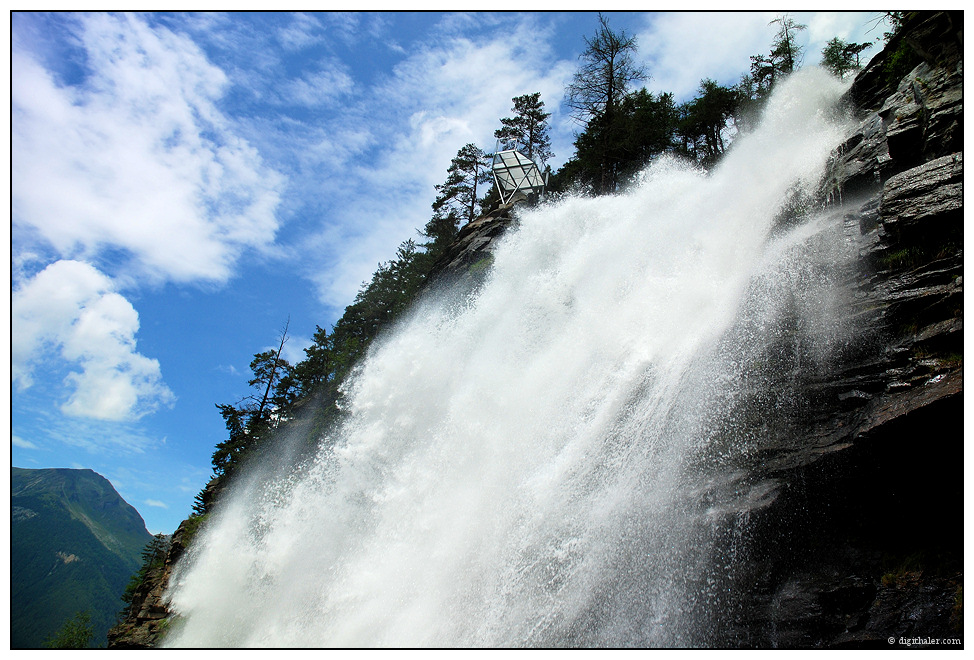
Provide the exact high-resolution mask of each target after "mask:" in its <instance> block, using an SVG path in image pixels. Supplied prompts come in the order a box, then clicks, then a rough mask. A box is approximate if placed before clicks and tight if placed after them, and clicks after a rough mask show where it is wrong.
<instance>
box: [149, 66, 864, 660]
mask: <svg viewBox="0 0 974 660" xmlns="http://www.w3.org/2000/svg"><path fill="white" fill-rule="evenodd" d="M841 91H842V89H841V85H840V84H839V83H837V82H836V81H833V80H831V79H830V78H828V77H827V76H825V75H824V74H822V73H821V72H818V71H814V70H812V71H807V72H802V73H800V74H796V75H795V76H793V77H792V78H791V79H790V80H789V81H786V83H784V84H783V85H781V86H780V89H779V91H778V92H776V95H775V97H774V98H773V99H772V100H771V102H770V104H769V106H768V110H767V112H766V114H765V117H764V119H763V120H762V122H761V125H760V126H759V127H758V128H757V129H756V130H755V131H753V132H752V133H750V134H748V135H746V136H744V137H742V138H741V139H739V140H738V141H737V143H736V144H735V146H734V149H733V150H731V152H730V153H729V154H728V155H727V156H726V158H725V159H724V161H723V162H722V164H721V166H720V167H719V168H718V169H716V170H715V171H714V172H711V173H710V174H704V173H701V172H699V171H697V170H695V169H693V168H690V167H687V166H685V165H682V164H680V163H679V162H676V161H665V162H659V163H656V164H655V165H653V166H652V167H651V168H649V169H648V170H647V171H646V172H645V173H644V174H643V176H642V178H641V181H640V182H639V183H638V184H637V185H635V186H633V188H632V189H631V190H629V191H627V192H626V193H624V194H619V195H615V196H610V197H602V198H597V199H591V198H571V199H566V200H562V201H559V202H558V203H556V204H552V205H549V206H542V207H540V208H537V209H534V210H526V211H523V212H521V213H520V214H519V219H520V221H519V226H518V228H517V230H516V231H512V232H510V233H509V234H508V235H507V236H506V237H505V238H504V239H503V240H502V242H501V245H500V246H499V247H498V249H497V251H496V253H495V259H494V264H493V267H492V269H491V271H490V273H489V275H488V277H487V280H486V281H485V282H484V284H483V285H482V286H481V287H480V288H479V289H478V290H477V291H476V292H475V293H474V294H472V295H470V296H468V297H466V298H464V299H463V300H461V301H459V302H458V301H457V300H456V299H453V300H445V299H439V300H427V301H425V303H424V304H423V305H422V306H421V308H420V310H419V313H417V314H414V315H413V316H412V318H410V319H408V320H407V321H406V322H405V323H403V325H402V327H401V328H399V329H398V330H397V331H396V332H395V333H392V334H391V335H390V336H388V337H387V338H385V339H384V340H383V341H382V342H381V344H380V345H378V346H377V347H375V349H374V350H373V351H372V352H371V354H370V356H369V358H368V360H367V361H366V363H365V364H364V366H363V368H362V369H361V370H360V372H359V373H358V374H357V376H356V377H355V379H354V381H353V382H352V383H351V385H350V387H349V390H348V397H347V399H348V407H349V410H350V417H349V421H348V422H347V423H346V424H345V425H344V426H343V428H341V429H339V430H338V431H336V432H335V439H334V441H333V442H329V443H325V444H324V445H323V447H322V448H321V450H320V451H319V453H318V455H317V457H316V458H315V460H314V461H313V463H312V464H311V465H307V466H305V467H304V469H302V470H300V471H296V472H294V473H293V474H291V475H290V476H283V477H282V476H277V477H276V478H274V479H264V480H260V479H255V480H254V481H253V482H252V483H251V484H250V485H249V486H248V487H241V488H240V489H239V492H237V493H236V495H235V496H233V497H231V498H229V499H228V500H226V501H224V502H222V503H221V508H220V509H219V510H218V511H217V512H216V513H215V514H214V517H213V519H212V520H211V521H209V524H208V525H207V527H206V529H205V530H204V531H203V532H201V535H202V538H200V539H199V540H198V541H197V542H195V543H194V545H193V547H192V548H191V550H190V552H189V553H188V556H187V557H186V558H184V560H183V561H182V563H181V564H180V566H179V567H178V569H177V573H176V575H175V577H174V580H173V586H172V591H171V593H170V596H171V607H172V609H173V610H174V611H175V612H176V613H177V614H178V620H177V621H176V622H175V623H174V624H173V626H172V627H173V631H172V632H171V633H170V634H169V635H168V637H167V639H166V640H165V643H166V645H169V646H220V647H225V646H302V647H309V646H342V647H347V646H352V647H361V646H396V647H402V646H406V647H441V646H461V647H480V646H489V647H509V646H629V645H636V646H684V645H687V646H700V645H706V644H708V643H709V642H710V641H711V640H713V639H714V631H713V630H712V629H711V628H712V626H714V625H715V624H714V622H715V621H717V620H718V619H719V618H720V612H719V610H720V608H721V607H722V603H723V602H724V600H725V598H726V596H725V592H726V591H727V590H728V589H731V588H733V584H732V583H731V582H729V581H728V575H729V572H730V571H732V570H733V566H732V564H733V562H734V561H735V557H734V556H733V555H734V553H735V545H734V539H733V535H734V533H735V529H737V528H739V527H740V525H744V524H746V518H747V512H748V511H749V510H750V509H751V508H754V507H759V506H761V504H762V503H763V501H764V497H765V495H766V493H765V492H764V491H763V490H762V488H764V487H763V486H761V485H760V484H758V485H756V486H753V487H751V488H750V490H748V489H743V490H742V489H741V488H740V487H731V486H729V485H728V484H733V483H734V480H735V479H737V478H739V476H740V474H739V472H735V470H736V469H738V468H735V466H739V465H740V464H741V462H740V460H738V459H740V458H741V457H746V456H748V455H749V452H753V451H754V449H755V447H756V446H757V445H758V444H759V443H760V436H761V431H760V429H762V428H767V426H768V424H770V423H773V418H774V416H775V415H776V414H778V413H777V411H776V410H775V409H774V407H773V406H772V407H771V408H770V409H762V410H754V405H751V408H750V409H749V408H748V405H747V401H746V399H747V397H748V396H750V394H746V393H745V389H747V388H750V389H749V391H750V392H751V393H752V394H753V391H754V388H755V387H757V388H758V390H760V383H761V381H762V378H763V376H762V372H761V369H762V367H761V366H760V365H761V364H768V363H769V362H768V356H769V351H771V352H772V353H773V352H774V351H775V350H778V349H777V348H775V347H778V346H780V345H783V344H782V342H783V341H784V340H787V341H785V342H784V343H786V344H788V345H790V346H794V345H795V344H796V342H798V343H801V345H802V346H803V347H804V348H803V349H802V351H801V355H800V356H798V357H796V356H793V357H792V358H791V362H789V367H790V368H799V369H813V368H815V365H816V364H818V363H819V362H820V361H823V360H826V359H827V356H828V352H829V350H830V346H831V344H832V343H833V342H834V341H835V340H836V336H837V334H838V333H840V332H841V324H840V323H838V322H837V321H835V320H832V319H830V318H829V315H830V313H831V311H832V310H833V308H834V307H835V304H836V302H835V300H834V295H833V294H834V292H833V290H832V278H831V276H830V275H829V273H832V272H834V270H835V268H836V262H837V260H841V259H843V258H844V255H846V254H847V252H848V251H847V250H846V249H845V248H844V247H843V238H842V231H841V220H840V219H838V218H836V217H835V215H834V214H833V215H832V216H829V215H827V214H824V213H806V214H804V215H802V214H799V216H800V221H799V222H791V223H789V224H787V228H786V229H782V228H781V226H780V224H777V225H776V222H777V220H778V219H780V217H781V214H782V212H783V209H784V208H785V206H786V205H788V204H790V205H791V206H792V207H794V206H796V205H800V202H801V200H803V199H807V195H809V194H811V193H813V192H814V190H815V188H816V186H817V185H818V183H819V182H820V180H821V177H822V173H823V169H824V167H825V165H826V163H827V161H828V159H829V155H830V151H831V150H832V149H833V148H834V147H835V146H836V145H837V144H839V143H840V142H841V140H842V138H843V134H844V130H845V127H844V126H843V125H842V124H841V119H840V117H839V116H838V115H839V113H837V112H835V111H834V110H832V108H833V105H834V103H835V101H836V99H837V98H838V95H839V93H840V92H841ZM796 200H798V201H797V202H796ZM799 335H800V336H799ZM802 360H805V361H806V362H805V363H802V362H801V361H802ZM809 361H810V362H809ZM775 364H777V363H775ZM766 368H767V369H771V368H772V367H766ZM772 375H773V374H766V376H767V377H768V378H771V377H772ZM755 383H757V385H755ZM786 395H787V393H784V394H782V393H781V392H776V396H778V398H777V399H775V400H776V401H777V404H776V405H781V402H782V401H783V400H784V399H786V398H787V396H786ZM782 397H784V399H783V398H782ZM759 398H760V397H759ZM763 400H764V401H767V399H763ZM781 414H785V413H784V412H782V413H781ZM769 420H770V421H769ZM718 540H720V543H719V544H718V543H717V541H718Z"/></svg>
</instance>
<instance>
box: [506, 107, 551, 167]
mask: <svg viewBox="0 0 974 660" xmlns="http://www.w3.org/2000/svg"><path fill="white" fill-rule="evenodd" d="M511 100H512V101H513V102H514V107H512V108H511V110H513V111H514V116H513V117H505V118H503V119H501V128H499V129H497V130H496V131H494V137H495V138H497V139H498V140H500V141H501V143H502V144H503V145H504V148H505V149H513V148H514V147H515V145H517V146H518V147H520V149H521V151H523V153H524V155H526V156H527V157H528V158H530V159H531V160H533V161H534V162H535V163H546V162H548V160H550V159H551V158H552V157H553V156H554V154H553V153H552V152H551V139H550V138H549V137H548V126H547V123H548V117H550V116H551V113H550V112H545V111H544V101H542V100H541V92H535V93H534V94H525V95H523V96H515V97H514V98H513V99H511Z"/></svg>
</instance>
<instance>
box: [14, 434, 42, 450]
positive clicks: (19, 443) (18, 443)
mask: <svg viewBox="0 0 974 660" xmlns="http://www.w3.org/2000/svg"><path fill="white" fill-rule="evenodd" d="M10 442H11V443H13V446H14V447H20V448H21V449H39V447H38V446H37V445H35V444H34V443H33V442H30V441H28V440H24V439H23V438H21V437H20V436H17V435H14V436H11V438H10Z"/></svg>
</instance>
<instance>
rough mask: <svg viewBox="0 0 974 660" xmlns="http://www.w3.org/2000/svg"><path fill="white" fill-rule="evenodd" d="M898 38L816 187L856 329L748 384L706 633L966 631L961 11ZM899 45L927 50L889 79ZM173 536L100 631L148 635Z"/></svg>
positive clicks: (463, 260) (465, 260)
mask: <svg viewBox="0 0 974 660" xmlns="http://www.w3.org/2000/svg"><path fill="white" fill-rule="evenodd" d="M901 34H902V35H904V36H902V37H899V38H896V39H894V40H893V41H892V42H891V43H890V44H889V45H888V46H887V48H886V49H885V50H884V51H883V52H882V53H880V54H879V55H877V56H876V57H875V58H874V59H873V60H872V61H871V62H870V64H869V65H868V66H867V68H866V69H864V70H863V71H862V72H861V73H860V75H859V76H858V77H857V80H856V82H855V84H854V85H853V87H852V89H851V90H850V92H849V94H848V97H847V101H848V104H849V106H850V107H852V108H854V111H855V112H856V113H857V116H858V117H859V119H860V123H859V126H858V128H857V129H856V130H855V131H854V132H853V134H851V135H850V136H849V137H848V138H847V139H846V140H845V142H844V143H843V144H842V145H839V146H838V147H837V149H836V153H835V159H834V162H833V163H832V166H831V167H830V170H829V172H828V174H827V176H826V177H825V180H824V185H823V191H822V196H823V199H827V200H829V201H830V203H831V204H832V205H833V207H834V208H837V209H840V210H841V212H842V213H844V214H845V224H846V227H847V231H848V235H849V237H850V240H855V241H856V243H857V245H858V250H859V258H858V260H857V261H856V262H855V264H854V265H853V266H852V267H851V268H849V269H847V270H846V271H844V272H842V273H840V274H839V275H838V277H839V278H840V279H842V280H843V282H844V284H843V286H844V289H845V291H846V293H847V294H848V295H847V300H848V302H847V304H846V308H845V315H846V317H847V318H848V319H849V320H850V322H851V323H853V324H854V326H855V327H856V328H857V335H858V338H857V340H856V341H854V342H849V344H848V346H846V347H845V348H844V349H843V350H841V351H839V354H838V355H836V356H834V357H833V359H832V361H831V363H830V365H829V368H828V369H827V370H825V371H818V372H816V373H808V372H807V371H803V370H800V369H797V368H794V367H795V364H794V363H793V362H789V361H788V359H785V358H781V357H780V356H781V355H784V356H794V355H795V353H796V348H795V347H794V346H788V345H787V343H788V341H789V338H788V336H787V334H785V335H783V336H782V338H781V341H780V342H779V343H777V344H774V343H772V344H771V345H770V346H769V359H783V360H784V361H783V362H782V364H781V367H782V368H781V369H778V370H777V372H778V373H780V377H778V379H777V380H774V379H772V381H768V380H767V379H757V380H759V381H760V382H756V383H755V384H754V385H753V392H752V393H751V396H752V399H754V400H755V401H758V402H759V403H761V404H762V405H766V406H772V407H774V408H776V411H775V418H776V420H778V419H779V418H780V420H781V421H776V422H775V423H774V424H773V425H771V424H768V423H767V420H764V421H762V420H757V424H758V425H760V426H761V428H762V429H764V430H763V436H762V439H761V440H760V442H759V443H758V446H757V447H756V449H755V451H753V452H749V453H748V456H747V457H745V459H744V461H743V463H742V464H741V465H740V466H738V467H739V468H740V469H739V470H738V471H737V473H736V474H738V475H739V476H738V477H737V478H736V479H737V480H736V482H733V483H730V484H724V486H723V488H725V489H729V490H725V491H724V492H723V493H722V494H715V497H716V496H718V495H720V496H726V495H727V494H728V493H730V498H731V499H736V500H738V501H739V502H742V503H743V504H742V505H740V506H739V507H738V508H736V509H734V510H733V511H731V513H730V514H729V516H728V521H725V522H726V526H725V531H726V534H725V538H724V539H723V540H718V543H717V547H716V549H715V553H717V554H718V555H723V556H725V557H727V558H728V566H730V567H731V568H730V572H729V574H728V578H727V579H728V581H729V584H728V585H727V586H728V588H729V592H730V593H734V594H736V595H735V596H733V597H730V598H727V599H726V601H725V602H723V603H722V604H721V606H720V607H719V608H714V609H715V611H717V612H719V614H715V615H714V617H715V620H713V621H709V622H708V625H707V628H708V629H709V630H712V631H713V632H712V633H711V638H710V639H709V643H710V644H711V645H713V646H725V647H738V646H745V647H780V648H820V647H879V648H895V647H897V646H899V641H898V640H899V639H900V638H911V637H924V638H928V639H929V638H940V639H944V638H960V639H962V637H963V630H962V627H961V626H962V603H963V591H962V585H963V581H962V546H963V436H962V421H963V401H962V392H963V375H962V366H963V357H962V356H963V314H962V309H963V307H962V303H963V198H962V189H961V180H962V174H963V156H962V153H961V148H962V138H963V103H962V101H963V99H962V82H963V62H962V50H963V49H962V42H961V39H962V15H961V14H960V13H959V12H955V13H949V12H948V13H928V14H922V15H920V16H918V17H916V18H915V19H913V20H912V21H911V22H910V24H909V25H907V26H906V27H905V29H904V30H903V32H902V33H901ZM902 43H906V44H907V46H908V48H909V51H907V52H909V53H912V56H914V57H915V58H917V59H919V60H920V62H919V64H918V65H916V66H915V68H913V70H912V71H911V72H910V73H909V74H907V75H906V76H905V77H903V78H902V79H901V80H899V81H896V80H894V81H889V80H888V71H889V69H890V66H889V64H890V62H891V60H892V59H893V53H894V52H896V50H897V49H898V48H900V46H901V44H902ZM512 222H514V220H512V216H511V213H510V210H509V209H502V210H500V211H498V212H495V213H494V214H492V215H489V216H486V217H484V218H480V219H478V220H476V221H474V222H472V223H470V224H468V225H467V226H466V227H464V228H463V229H462V230H461V232H460V235H459V236H458V238H457V241H456V243H455V244H454V246H453V247H452V248H451V249H450V250H449V251H448V253H447V254H446V255H445V256H444V258H443V259H442V260H441V261H440V263H439V264H437V266H436V268H435V269H434V270H435V276H436V279H437V282H438V284H437V285H438V286H443V287H446V286H452V287H459V288H460V289H463V288H465V287H466V286H473V285H475V284H476V283H477V281H479V277H480V275H481V274H482V273H483V272H484V271H485V270H486V269H487V268H488V267H489V265H490V263H491V250H492V248H493V246H494V245H495V241H496V239H497V238H498V237H500V236H502V235H503V233H504V232H505V231H506V229H507V228H508V227H509V226H510V225H511V224H512ZM779 391H789V392H793V393H795V394H794V396H792V397H791V398H790V400H789V401H787V402H786V401H781V400H779V399H776V398H775V396H776V393H777V392H779ZM757 408H758V409H760V406H757ZM180 529H181V530H182V529H183V528H182V527H181V528H180ZM180 538H181V533H180V532H179V531H177V533H176V535H175V537H174V543H173V550H172V552H171V555H170V558H169V559H168V560H167V562H166V569H165V570H163V571H160V572H159V573H158V574H156V575H154V576H153V577H152V579H151V580H147V583H146V584H145V585H143V587H144V588H140V591H139V595H138V596H137V597H138V598H139V599H140V600H139V604H138V605H136V603H135V602H133V607H132V615H131V616H130V617H129V620H127V621H126V622H124V623H123V624H121V626H119V627H118V628H116V629H115V630H114V631H113V632H112V634H111V636H110V645H111V646H114V647H139V646H143V647H144V646H151V645H152V644H153V643H154V639H155V637H156V635H157V634H158V631H159V630H160V629H161V628H162V627H163V626H164V625H165V624H164V623H162V622H163V621H164V620H165V617H166V616H167V613H166V610H165V606H164V604H163V603H162V600H161V596H162V593H163V590H164V589H165V586H166V584H167V583H168V575H169V571H170V570H171V567H172V565H173V564H174V562H175V561H176V560H177V559H178V556H179V554H180V553H181V552H182V549H183V543H182V542H181V541H180ZM890 638H894V641H895V642H896V643H894V644H892V645H891V644H889V642H888V640H889V639H890Z"/></svg>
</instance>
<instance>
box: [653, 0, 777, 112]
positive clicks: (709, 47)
mask: <svg viewBox="0 0 974 660" xmlns="http://www.w3.org/2000/svg"><path fill="white" fill-rule="evenodd" d="M774 18H775V14H774V13H766V12H765V13H759V12H699V13H698V12H672V13H671V12H665V13H661V14H654V15H653V16H652V22H651V23H650V25H649V27H648V28H647V29H646V30H644V31H641V32H639V33H638V35H637V37H636V38H637V41H638V44H639V55H640V59H641V60H645V61H646V62H647V65H646V69H647V73H648V74H649V75H650V76H652V80H651V81H649V82H648V83H647V84H646V87H647V89H649V90H650V91H654V92H672V93H673V95H674V96H675V97H676V100H677V102H679V101H681V100H686V99H689V98H692V97H693V95H694V93H695V92H696V90H697V87H698V86H699V85H700V80H701V79H703V78H713V79H715V80H717V81H718V82H720V83H722V84H735V83H736V82H737V81H738V80H739V79H740V76H741V74H742V73H746V72H747V71H748V70H749V68H750V65H751V60H750V56H751V55H755V54H757V53H763V52H764V51H765V50H767V49H768V48H769V44H770V43H771V38H772V37H773V36H774V30H773V29H772V28H771V27H769V26H768V22H769V21H771V20H772V19H774Z"/></svg>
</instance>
